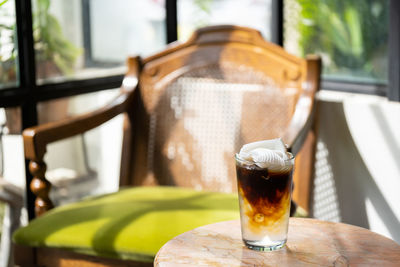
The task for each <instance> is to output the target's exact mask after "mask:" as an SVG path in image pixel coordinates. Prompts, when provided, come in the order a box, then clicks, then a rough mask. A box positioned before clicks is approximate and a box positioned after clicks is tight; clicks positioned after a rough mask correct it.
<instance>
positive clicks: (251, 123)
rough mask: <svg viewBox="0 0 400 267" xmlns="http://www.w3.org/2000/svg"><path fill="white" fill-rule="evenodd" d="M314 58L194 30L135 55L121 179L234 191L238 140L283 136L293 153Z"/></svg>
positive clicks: (314, 74)
mask: <svg viewBox="0 0 400 267" xmlns="http://www.w3.org/2000/svg"><path fill="white" fill-rule="evenodd" d="M319 62H320V61H319V59H318V58H308V59H301V58H298V57H295V56H293V55H290V54H288V53H287V52H285V51H284V50H283V49H282V48H281V47H279V46H276V45H274V44H271V43H268V42H266V41H265V40H264V39H263V38H262V36H261V34H260V33H259V32H258V31H255V30H253V29H249V28H244V27H236V26H213V27H206V28H202V29H200V30H198V31H196V32H195V33H194V35H193V36H192V37H191V38H190V39H189V40H188V41H187V42H185V43H183V44H180V45H176V44H174V45H172V46H170V47H168V48H167V49H166V50H165V51H163V52H161V53H158V54H156V55H154V56H151V57H148V58H145V59H143V60H142V61H141V71H140V76H139V87H138V88H139V90H138V91H137V94H136V96H135V100H134V105H132V106H131V108H130V110H129V112H128V114H129V120H127V121H126V124H125V129H126V131H125V134H126V136H125V137H124V151H123V159H122V166H121V179H122V180H121V183H122V184H134V185H143V184H162V185H178V186H183V187H191V188H195V189H202V190H211V191H222V192H232V191H235V190H236V175H235V166H234V164H235V163H234V154H235V153H236V152H237V151H238V150H239V149H240V147H241V146H242V145H243V144H245V143H249V142H253V141H257V140H263V139H271V138H277V137H282V138H283V140H284V142H286V143H287V144H288V145H289V148H290V149H291V150H292V151H293V152H294V153H296V152H297V151H298V149H299V147H301V144H302V142H303V140H304V136H305V133H306V132H307V130H308V129H309V128H310V118H311V115H312V110H313V108H314V94H315V92H316V91H317V90H318V88H319V75H320V63H319Z"/></svg>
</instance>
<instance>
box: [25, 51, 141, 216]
mask: <svg viewBox="0 0 400 267" xmlns="http://www.w3.org/2000/svg"><path fill="white" fill-rule="evenodd" d="M140 62H141V61H140V59H139V57H134V58H133V57H132V58H129V59H128V61H127V65H128V72H127V74H126V75H125V78H124V80H123V82H122V86H121V93H120V94H119V95H118V96H117V97H116V98H114V99H113V100H112V101H111V102H110V103H109V104H107V105H105V106H103V107H101V108H99V109H97V110H95V111H93V112H89V113H86V114H82V115H79V116H75V117H71V118H67V119H65V120H62V121H58V122H52V123H46V124H42V125H39V126H35V127H31V128H28V129H26V130H24V131H23V133H22V135H23V139H24V150H25V158H26V159H29V160H30V163H29V171H30V173H31V174H32V176H33V179H32V181H31V183H30V189H31V191H32V192H33V193H34V195H35V196H36V199H35V214H36V216H40V215H42V214H43V213H45V212H46V211H48V210H50V209H52V208H53V203H52V201H51V200H50V198H49V192H50V189H51V184H50V182H49V181H48V180H47V179H46V177H45V173H46V164H45V163H44V162H43V157H44V154H45V153H46V147H47V145H48V144H49V143H52V142H55V141H58V140H62V139H65V138H68V137H71V136H74V135H77V134H82V133H84V132H86V131H88V130H91V129H93V128H95V127H98V126H100V125H101V124H103V123H105V122H106V121H108V120H110V119H112V118H114V117H115V116H117V115H118V114H121V113H123V112H125V111H127V109H128V106H129V105H131V103H132V101H133V98H134V92H135V89H136V88H137V86H138V78H139V71H140V67H141V65H140Z"/></svg>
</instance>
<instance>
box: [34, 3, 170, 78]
mask: <svg viewBox="0 0 400 267" xmlns="http://www.w3.org/2000/svg"><path fill="white" fill-rule="evenodd" d="M164 26H165V7H164V3H163V1H155V0H141V1H130V0H96V1H92V0H57V1H50V0H34V1H33V32H34V40H35V53H36V66H37V67H36V71H37V78H38V82H39V84H40V83H45V82H57V81H63V80H71V79H86V78H93V77H99V76H109V75H115V74H122V73H124V71H125V59H126V57H127V56H128V55H136V54H140V55H148V54H149V53H153V52H155V51H157V50H160V49H161V48H162V47H163V46H164V44H165V28H164Z"/></svg>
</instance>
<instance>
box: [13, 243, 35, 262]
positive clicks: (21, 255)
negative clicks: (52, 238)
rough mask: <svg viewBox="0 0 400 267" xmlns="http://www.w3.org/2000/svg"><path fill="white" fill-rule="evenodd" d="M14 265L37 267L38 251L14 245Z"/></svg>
mask: <svg viewBox="0 0 400 267" xmlns="http://www.w3.org/2000/svg"><path fill="white" fill-rule="evenodd" d="M14 263H15V265H17V266H20V267H36V266H38V265H37V264H36V249H35V248H32V247H27V246H21V245H16V244H14Z"/></svg>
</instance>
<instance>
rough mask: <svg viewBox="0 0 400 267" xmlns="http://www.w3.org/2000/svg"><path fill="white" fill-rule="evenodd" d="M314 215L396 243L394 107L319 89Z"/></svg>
mask: <svg viewBox="0 0 400 267" xmlns="http://www.w3.org/2000/svg"><path fill="white" fill-rule="evenodd" d="M319 98H320V102H319V122H320V125H319V137H318V149H317V160H316V177H315V190H314V199H315V201H314V216H315V217H317V218H321V219H327V220H332V221H342V222H345V223H350V224H354V225H358V226H362V227H365V228H369V229H371V230H372V231H375V232H377V233H380V234H382V235H385V236H387V237H390V238H392V239H394V240H395V241H397V242H398V243H400V205H399V204H400V194H399V189H400V161H399V159H400V123H399V122H400V103H393V102H389V101H387V99H386V98H383V97H378V96H366V95H356V94H346V93H338V92H327V91H322V92H321V94H320V96H319Z"/></svg>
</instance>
